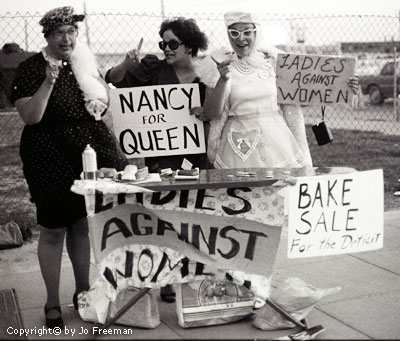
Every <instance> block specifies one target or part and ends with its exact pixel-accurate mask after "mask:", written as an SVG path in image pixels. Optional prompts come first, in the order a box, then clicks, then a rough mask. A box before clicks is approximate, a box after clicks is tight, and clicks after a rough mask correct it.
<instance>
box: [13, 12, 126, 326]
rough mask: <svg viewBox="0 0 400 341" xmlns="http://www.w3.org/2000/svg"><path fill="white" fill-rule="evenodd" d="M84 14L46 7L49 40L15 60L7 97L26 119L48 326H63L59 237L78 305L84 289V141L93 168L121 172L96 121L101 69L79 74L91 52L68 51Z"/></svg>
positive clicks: (27, 164)
mask: <svg viewBox="0 0 400 341" xmlns="http://www.w3.org/2000/svg"><path fill="white" fill-rule="evenodd" d="M83 20H84V15H77V14H74V10H73V8H72V7H61V8H56V9H53V10H51V11H49V12H47V13H46V14H45V15H44V17H43V18H42V19H41V21H40V25H41V26H43V33H44V37H45V39H46V41H47V46H46V47H45V48H43V49H42V51H41V52H39V53H37V54H35V55H33V56H32V57H30V58H28V59H27V60H26V61H24V62H22V63H21V64H20V65H19V67H18V71H17V75H16V78H15V80H14V84H13V88H12V100H13V102H14V103H15V106H16V108H17V110H18V112H19V114H20V116H21V118H22V120H23V121H24V123H25V127H24V129H23V132H22V136H21V144H20V156H21V160H22V162H23V171H24V176H25V178H26V181H27V183H28V186H29V191H30V194H31V200H32V201H33V202H34V203H35V205H36V212H37V223H38V224H39V227H40V237H39V246H38V255H39V264H40V268H41V272H42V276H43V279H44V282H45V286H46V290H47V302H46V305H45V317H46V325H47V327H49V328H54V327H60V328H62V327H63V325H64V324H63V320H62V317H61V309H60V301H59V283H60V270H61V255H62V250H63V243H64V238H66V245H67V251H68V254H69V257H70V259H71V263H72V266H73V271H74V276H75V289H76V291H75V294H74V296H73V302H74V305H75V308H76V309H77V294H78V293H80V292H82V291H84V290H88V289H89V287H90V285H89V265H90V244H89V237H88V225H87V219H86V209H85V201H84V197H83V196H80V195H77V194H75V193H72V192H71V190H70V189H71V186H72V184H73V182H74V180H75V179H79V178H80V174H81V172H82V152H83V150H84V149H85V147H86V145H88V144H90V146H91V147H92V148H93V149H94V150H95V151H96V153H97V163H98V167H99V168H101V167H109V168H115V169H117V170H123V169H124V167H125V166H126V165H127V164H128V162H127V161H126V159H125V157H124V156H123V155H122V154H121V153H120V152H119V151H118V149H117V146H116V142H115V139H114V138H113V136H112V134H111V133H110V131H109V130H108V128H107V126H106V125H105V123H104V122H103V121H102V120H101V119H99V118H100V117H99V113H100V114H101V113H102V112H105V109H106V108H107V103H108V91H107V86H106V85H105V82H104V81H102V80H101V77H100V74H98V77H95V76H93V72H92V74H89V75H85V72H86V71H85V70H86V69H87V67H86V66H85V67H80V65H79V64H80V63H79V60H82V62H83V63H87V60H91V59H90V58H89V57H93V59H94V56H93V55H89V56H86V57H87V58H79V57H76V56H79V55H78V54H76V56H75V53H74V50H75V48H76V46H77V36H78V24H77V23H78V22H80V21H83ZM77 50H78V49H77ZM83 51H85V50H83ZM87 51H89V49H88V48H87ZM86 54H87V52H86ZM74 56H75V57H74ZM96 70H97V69H96ZM97 72H98V71H97ZM78 75H79V77H78ZM84 77H86V80H89V82H86V83H87V84H90V85H89V86H86V88H85V87H84V86H83V82H82V81H81V83H79V81H78V80H81V79H83V78H84ZM93 108H95V109H93Z"/></svg>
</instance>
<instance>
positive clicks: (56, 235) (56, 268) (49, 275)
mask: <svg viewBox="0 0 400 341" xmlns="http://www.w3.org/2000/svg"><path fill="white" fill-rule="evenodd" d="M64 236H65V228H58V229H48V228H45V227H43V226H40V236H39V245H38V255H39V265H40V270H41V273H42V276H43V280H44V283H45V285H46V291H47V303H46V305H47V307H48V308H52V307H56V306H59V305H60V296H59V290H60V271H61V257H62V251H63V245H64ZM47 316H48V317H49V318H57V317H58V316H60V313H59V312H58V311H56V310H50V311H49V313H48V314H47Z"/></svg>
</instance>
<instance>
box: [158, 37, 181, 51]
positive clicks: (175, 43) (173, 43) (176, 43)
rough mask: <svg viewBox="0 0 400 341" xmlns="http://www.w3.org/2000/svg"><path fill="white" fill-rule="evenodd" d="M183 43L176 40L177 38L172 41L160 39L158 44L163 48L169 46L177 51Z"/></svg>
mask: <svg viewBox="0 0 400 341" xmlns="http://www.w3.org/2000/svg"><path fill="white" fill-rule="evenodd" d="M181 45H183V43H181V42H179V41H176V40H170V41H164V40H163V41H160V42H159V43H158V46H159V47H160V49H161V50H163V51H164V50H165V49H166V48H167V46H169V48H170V49H171V50H173V51H175V50H176V49H177V48H178V47H179V46H181Z"/></svg>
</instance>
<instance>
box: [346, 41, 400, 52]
mask: <svg viewBox="0 0 400 341" xmlns="http://www.w3.org/2000/svg"><path fill="white" fill-rule="evenodd" d="M341 46H342V51H343V53H345V54H353V55H354V54H357V55H365V54H393V52H394V48H396V49H397V52H398V53H399V52H400V41H376V42H374V41H371V42H362V43H357V42H354V43H351V42H350V43H341Z"/></svg>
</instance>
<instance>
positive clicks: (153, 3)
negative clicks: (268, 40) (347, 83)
mask: <svg viewBox="0 0 400 341" xmlns="http://www.w3.org/2000/svg"><path fill="white" fill-rule="evenodd" d="M84 3H85V4H86V10H87V13H161V12H162V7H164V13H165V14H166V15H169V14H174V13H184V14H185V13H198V14H201V13H210V12H212V13H223V12H225V11H227V10H229V9H234V8H243V5H245V8H248V9H254V10H262V11H268V12H271V13H288V14H303V13H310V14H311V13H316V14H326V13H328V14H375V15H376V14H382V15H398V14H399V11H400V1H398V0H379V1H377V0H352V1H349V0H279V1H271V0H267V1H266V0H107V1H105V0H85V1H83V0H51V1H43V0H36V1H32V0H0V4H1V7H0V14H5V13H6V12H10V13H11V14H14V13H16V12H19V13H21V14H25V13H26V12H29V13H30V14H34V13H36V12H38V13H39V14H43V13H45V12H46V11H48V10H50V9H52V8H55V7H59V6H66V5H70V6H73V7H74V8H75V10H76V11H77V12H83V9H84ZM162 4H163V6H162Z"/></svg>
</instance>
